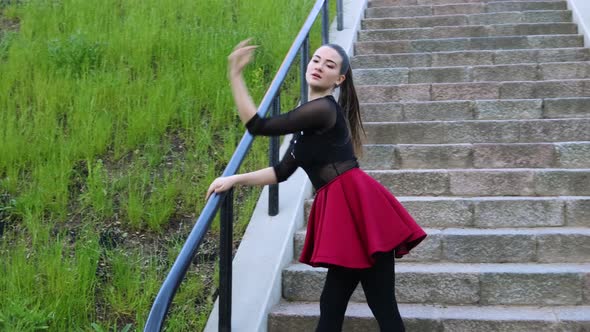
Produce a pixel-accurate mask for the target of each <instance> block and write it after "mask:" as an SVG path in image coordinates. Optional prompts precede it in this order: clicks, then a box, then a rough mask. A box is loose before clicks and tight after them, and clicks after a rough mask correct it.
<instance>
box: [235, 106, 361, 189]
mask: <svg viewBox="0 0 590 332" xmlns="http://www.w3.org/2000/svg"><path fill="white" fill-rule="evenodd" d="M347 123H348V121H347V119H346V116H345V115H344V112H343V111H342V109H341V108H340V105H338V103H337V102H336V100H334V97H333V96H332V95H328V96H325V97H322V98H318V99H315V100H312V101H310V102H308V103H305V104H303V105H301V106H299V107H297V108H296V109H294V110H292V111H290V112H288V113H285V114H281V115H278V116H274V117H270V118H261V117H260V116H259V115H258V114H256V115H254V116H253V117H252V118H251V119H250V120H248V122H247V123H246V128H247V129H248V131H249V132H250V133H251V134H252V135H264V136H276V135H284V134H289V133H294V135H293V139H291V144H290V145H289V148H288V150H287V152H286V153H285V156H284V157H283V159H282V160H281V161H280V162H279V163H278V164H277V165H275V166H274V171H275V174H276V177H277V179H278V181H279V182H283V181H285V180H286V179H287V178H289V176H291V175H292V174H293V173H294V172H295V170H296V169H297V167H302V168H303V170H305V172H306V173H307V175H308V176H309V179H310V180H311V183H312V184H313V186H314V187H315V189H316V190H317V189H319V188H320V187H322V186H324V185H325V184H327V183H328V182H330V181H331V180H332V179H334V178H335V177H336V176H338V175H340V174H342V173H343V172H345V171H347V170H349V169H351V168H354V167H358V162H357V158H356V157H355V155H354V150H353V145H352V140H351V136H350V130H349V129H348V124H347Z"/></svg>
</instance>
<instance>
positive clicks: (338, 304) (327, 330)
mask: <svg viewBox="0 0 590 332" xmlns="http://www.w3.org/2000/svg"><path fill="white" fill-rule="evenodd" d="M375 258H376V262H375V265H373V266H372V267H370V268H368V269H349V268H343V267H331V268H329V269H328V276H327V277H326V283H325V284H324V290H323V291H322V295H321V297H320V313H321V314H320V321H319V323H318V326H317V329H316V332H332V331H334V332H340V331H341V330H342V322H343V321H344V314H345V312H346V307H347V306H348V300H349V299H350V296H351V295H352V293H353V292H354V289H355V288H356V286H357V285H358V283H359V281H360V282H361V285H362V286H363V290H364V291H365V297H366V298H367V303H368V304H369V307H370V308H371V311H372V312H373V315H374V316H375V318H376V319H377V322H378V323H379V327H380V329H381V331H382V332H385V331H386V332H404V331H405V328H404V323H403V321H402V318H401V316H400V314H399V310H398V308H397V302H396V300H395V293H394V283H395V280H394V275H395V272H394V261H393V260H394V258H393V252H389V253H378V254H377V255H376V256H375Z"/></svg>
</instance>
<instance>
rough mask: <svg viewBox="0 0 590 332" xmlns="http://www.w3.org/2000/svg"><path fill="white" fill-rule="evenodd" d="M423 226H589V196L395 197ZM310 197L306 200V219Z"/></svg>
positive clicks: (311, 200)
mask: <svg viewBox="0 0 590 332" xmlns="http://www.w3.org/2000/svg"><path fill="white" fill-rule="evenodd" d="M396 198H397V199H398V200H399V201H400V202H401V203H402V204H403V206H404V207H405V208H406V209H407V210H408V212H409V213H410V215H412V216H413V217H414V219H415V220H416V222H417V223H418V224H419V225H421V226H422V227H430V228H449V227H455V228H456V227H470V228H496V227H510V228H515V227H525V228H534V227H559V226H567V227H574V228H575V227H588V226H590V197H589V196H555V197H551V196H549V197H527V196H523V197H509V196H507V197H434V196H431V197H415V196H414V197H413V196H397V197H396ZM312 203H313V199H310V200H307V201H306V202H305V210H304V213H305V220H307V219H308V218H309V211H310V208H311V205H312Z"/></svg>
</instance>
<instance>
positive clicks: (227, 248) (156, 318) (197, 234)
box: [144, 0, 342, 332]
mask: <svg viewBox="0 0 590 332" xmlns="http://www.w3.org/2000/svg"><path fill="white" fill-rule="evenodd" d="M328 1H329V0H317V1H316V3H315V5H314V7H313V9H312V10H311V12H310V13H309V15H308V17H307V19H306V21H305V23H304V24H303V27H302V28H301V30H300V31H299V33H298V34H297V37H296V38H295V41H294V42H293V44H292V45H291V48H290V49H289V51H288V52H287V55H286V56H285V59H284V60H283V62H282V64H281V66H280V67H279V69H278V71H277V74H276V75H275V77H274V79H273V80H272V82H271V84H270V87H269V88H268V90H267V92H266V94H265V95H264V98H263V99H262V101H261V103H260V105H259V107H258V114H259V116H260V117H265V116H266V114H267V113H268V111H269V109H270V108H271V106H272V105H275V107H273V109H274V112H279V111H280V110H279V106H280V102H279V99H278V98H279V97H280V87H281V85H282V84H283V82H284V81H285V78H286V76H287V73H288V71H289V68H290V67H291V65H292V64H293V62H294V61H295V58H296V56H297V53H298V52H299V51H300V50H301V61H302V63H304V62H307V59H308V53H309V32H310V31H311V28H312V26H313V23H314V22H315V20H316V19H317V16H318V14H319V13H320V11H323V15H322V44H325V43H327V42H328V24H329V23H328V19H329V16H328ZM337 2H338V3H337V10H338V11H341V10H342V3H341V2H342V0H337ZM337 18H338V30H342V13H341V12H340V13H338V15H337ZM300 69H301V70H302V73H303V74H302V80H301V84H302V86H304V85H305V87H306V83H305V76H304V72H305V67H304V66H303V64H302V66H301V68H300ZM304 94H305V95H304ZM301 100H302V101H306V100H307V90H306V89H304V88H303V87H302V89H301ZM253 140H254V137H253V136H252V135H251V134H250V133H249V132H248V131H246V132H245V133H244V136H242V139H241V140H240V143H239V144H238V147H237V148H236V150H235V152H234V154H233V156H232V157H231V159H230V161H229V163H228V165H227V167H226V168H225V170H224V171H223V174H222V176H230V175H234V174H236V173H237V171H238V169H239V167H240V165H241V164H242V162H243V161H244V159H245V157H246V154H247V153H248V151H249V150H250V147H251V146H252V142H253ZM272 145H276V146H272ZM277 147H278V140H276V139H275V140H271V151H273V152H272V153H273V157H272V158H271V162H274V163H276V162H277V161H278V148H277ZM273 186H275V187H274V188H272V189H274V190H271V192H272V195H271V200H270V202H269V212H272V213H274V214H276V213H278V190H277V188H278V187H276V186H278V184H276V185H273ZM232 201H233V190H229V191H227V192H223V193H219V194H218V193H214V194H213V195H211V197H210V198H209V200H208V201H207V203H206V204H205V207H204V208H203V210H202V211H201V214H200V216H199V218H198V219H197V221H196V223H195V226H194V227H193V229H192V231H191V232H190V234H189V236H188V238H187V240H186V242H185V244H184V246H183V247H182V249H181V251H180V253H179V254H178V257H177V258H176V261H175V262H174V264H173V265H172V268H171V269H170V272H169V273H168V276H166V279H165V280H164V282H163V284H162V287H161V288H160V290H159V292H158V295H157V296H156V299H155V300H154V303H153V305H152V308H151V310H150V313H149V316H148V319H147V321H146V324H145V327H144V331H147V332H156V331H160V330H161V329H162V326H163V324H164V321H165V318H166V314H167V313H168V309H169V307H170V304H171V302H172V299H173V297H174V295H175V294H176V291H177V289H178V287H179V285H180V283H181V282H182V279H183V278H184V276H185V274H186V271H187V270H188V268H189V266H190V264H191V262H192V259H193V257H194V256H195V254H196V252H197V249H198V248H199V246H200V245H201V242H202V241H203V238H204V237H205V233H206V232H207V230H208V229H209V227H210V226H211V222H212V221H213V219H214V218H215V215H216V214H217V211H218V210H219V208H220V205H221V203H223V204H224V208H223V209H222V211H221V220H220V222H221V230H220V233H221V234H220V236H221V241H220V242H221V243H220V263H219V264H220V286H219V287H220V291H219V294H220V298H219V309H220V310H219V315H220V319H219V331H230V330H231V255H232V246H231V243H232V240H231V238H232V224H233V223H232V219H233V206H232ZM270 203H272V204H270ZM273 205H276V206H274V207H273Z"/></svg>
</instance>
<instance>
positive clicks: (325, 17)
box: [322, 0, 330, 45]
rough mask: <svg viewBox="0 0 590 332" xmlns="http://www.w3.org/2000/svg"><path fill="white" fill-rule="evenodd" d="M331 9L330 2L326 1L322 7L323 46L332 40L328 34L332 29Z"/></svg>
mask: <svg viewBox="0 0 590 332" xmlns="http://www.w3.org/2000/svg"><path fill="white" fill-rule="evenodd" d="M329 8H330V6H329V3H328V0H326V1H324V4H323V6H322V45H324V44H327V43H329V42H330V38H329V37H328V32H329V28H330V12H329Z"/></svg>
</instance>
